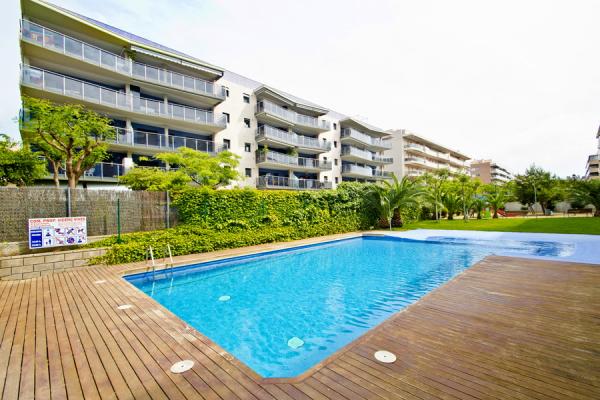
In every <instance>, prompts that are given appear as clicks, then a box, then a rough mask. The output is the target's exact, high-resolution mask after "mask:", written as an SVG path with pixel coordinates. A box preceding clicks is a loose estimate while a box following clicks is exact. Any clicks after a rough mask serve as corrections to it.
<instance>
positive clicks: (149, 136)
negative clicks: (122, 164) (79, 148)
mask: <svg viewBox="0 0 600 400" xmlns="http://www.w3.org/2000/svg"><path fill="white" fill-rule="evenodd" d="M115 130H116V135H115V137H114V139H112V140H109V142H110V143H114V144H120V145H125V146H134V147H146V148H155V149H161V150H176V149H178V148H180V147H187V148H189V149H193V150H198V151H202V152H205V153H218V152H220V151H222V150H224V147H223V146H222V145H216V144H215V142H213V141H210V140H203V139H194V138H188V137H182V136H171V135H169V136H166V135H164V134H161V133H154V132H144V131H139V130H129V129H125V128H115Z"/></svg>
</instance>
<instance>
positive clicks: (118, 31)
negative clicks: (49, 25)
mask: <svg viewBox="0 0 600 400" xmlns="http://www.w3.org/2000/svg"><path fill="white" fill-rule="evenodd" d="M42 2H43V3H46V4H48V5H50V6H51V7H53V8H56V9H57V10H60V11H61V12H63V13H65V14H69V15H71V16H73V17H75V18H79V19H82V20H84V21H86V22H88V23H90V24H92V25H95V26H97V27H99V28H102V29H104V30H107V31H109V32H112V33H114V34H115V35H118V36H121V37H122V38H124V39H126V40H129V41H131V42H134V43H138V44H140V45H142V46H147V47H152V48H154V49H157V50H161V51H164V52H166V53H171V54H174V55H177V56H180V57H183V58H187V59H189V60H191V61H195V62H197V63H198V64H201V65H205V66H210V67H211V68H214V69H217V70H221V71H222V70H223V68H220V67H217V66H214V65H212V64H210V63H207V62H206V61H202V60H200V59H198V58H196V57H193V56H190V55H189V54H186V53H183V52H181V51H178V50H175V49H172V48H170V47H167V46H163V45H162V44H160V43H156V42H153V41H152V40H149V39H146V38H143V37H141V36H138V35H135V34H133V33H130V32H127V31H124V30H122V29H119V28H116V27H114V26H112V25H109V24H106V23H104V22H102V21H98V20H96V19H93V18H90V17H86V16H85V15H82V14H79V13H76V12H75V11H71V10H68V9H66V8H64V7H60V6H57V5H56V4H53V3H50V2H47V1H44V0H42Z"/></svg>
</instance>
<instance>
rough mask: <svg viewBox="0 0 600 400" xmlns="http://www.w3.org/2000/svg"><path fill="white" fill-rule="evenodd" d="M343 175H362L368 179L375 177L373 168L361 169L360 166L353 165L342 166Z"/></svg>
mask: <svg viewBox="0 0 600 400" xmlns="http://www.w3.org/2000/svg"><path fill="white" fill-rule="evenodd" d="M342 174H356V175H362V176H366V177H372V176H374V175H373V168H370V167H361V166H360V165H353V164H344V165H342Z"/></svg>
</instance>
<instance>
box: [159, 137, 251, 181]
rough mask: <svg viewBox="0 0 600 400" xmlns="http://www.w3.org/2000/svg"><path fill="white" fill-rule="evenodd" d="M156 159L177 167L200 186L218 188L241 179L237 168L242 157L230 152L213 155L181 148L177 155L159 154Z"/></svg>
mask: <svg viewBox="0 0 600 400" xmlns="http://www.w3.org/2000/svg"><path fill="white" fill-rule="evenodd" d="M156 158H157V159H158V160H161V161H164V162H167V163H169V164H170V165H171V166H172V167H176V168H177V170H178V171H181V172H183V173H184V174H186V175H187V176H189V177H190V179H191V180H192V181H193V182H195V183H196V184H198V185H200V186H210V187H213V188H217V187H220V186H225V185H228V184H229V183H230V182H231V181H233V180H236V179H237V178H238V177H239V174H238V172H237V169H236V168H237V166H238V164H239V161H238V160H239V158H240V157H239V156H238V155H236V154H233V153H232V152H230V151H222V152H220V153H218V154H217V155H211V154H208V153H204V152H201V151H196V150H192V149H188V148H187V147H181V148H179V149H178V151H177V152H175V153H160V154H157V155H156Z"/></svg>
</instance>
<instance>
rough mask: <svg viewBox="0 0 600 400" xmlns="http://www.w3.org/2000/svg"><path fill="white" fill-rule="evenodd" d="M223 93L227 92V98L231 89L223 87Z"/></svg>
mask: <svg viewBox="0 0 600 400" xmlns="http://www.w3.org/2000/svg"><path fill="white" fill-rule="evenodd" d="M223 91H224V92H225V97H229V88H228V87H225V86H223Z"/></svg>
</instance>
